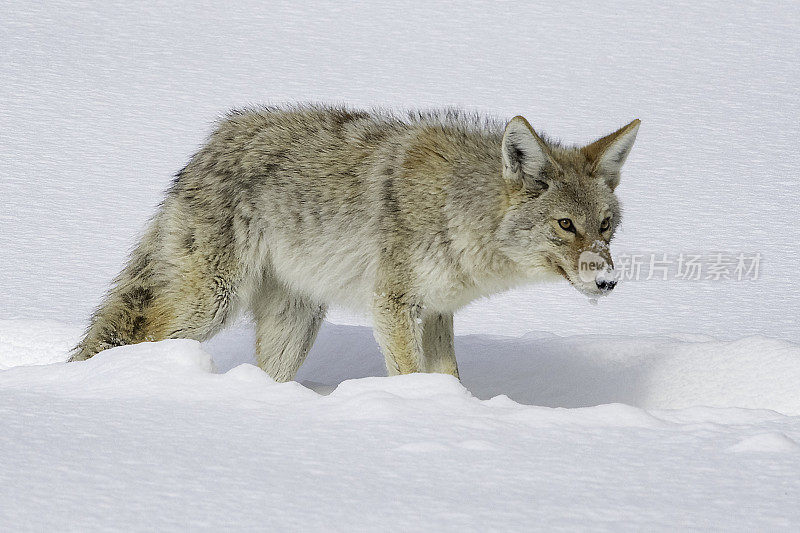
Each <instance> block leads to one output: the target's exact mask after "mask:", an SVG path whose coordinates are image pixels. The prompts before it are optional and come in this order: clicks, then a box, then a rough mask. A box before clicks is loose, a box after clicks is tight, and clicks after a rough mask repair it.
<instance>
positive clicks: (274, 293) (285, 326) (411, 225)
mask: <svg viewBox="0 0 800 533" xmlns="http://www.w3.org/2000/svg"><path fill="white" fill-rule="evenodd" d="M638 128H639V120H638V119H637V120H634V121H633V122H631V123H630V124H628V125H627V126H624V127H623V128H621V129H619V130H618V131H616V132H614V133H612V134H611V135H608V136H606V137H603V138H601V139H599V140H597V141H595V142H593V143H592V144H589V145H588V146H584V147H567V146H563V145H560V144H558V143H556V142H553V141H550V140H547V139H545V138H544V137H542V136H541V135H539V134H537V133H536V132H535V131H534V130H533V128H531V126H530V124H528V121H526V120H525V119H524V118H523V117H521V116H518V117H515V118H513V119H511V121H509V122H508V123H507V124H506V123H500V122H496V121H493V120H491V119H486V118H481V117H480V116H478V115H468V114H465V113H462V112H458V111H455V110H445V111H438V112H412V113H409V114H408V115H403V116H400V115H397V114H393V113H389V112H382V111H370V112H365V111H357V110H352V109H347V108H343V107H329V106H313V105H303V106H295V107H289V108H287V107H261V108H254V109H247V110H241V111H233V112H231V113H229V114H228V115H227V116H226V117H225V118H224V119H223V120H221V121H220V123H219V124H218V126H217V128H216V130H215V131H214V132H213V133H212V134H211V136H210V138H209V139H208V141H207V143H206V144H205V145H204V146H203V147H202V148H201V149H200V151H198V152H197V153H196V154H195V155H194V156H193V157H192V158H191V160H190V161H189V163H188V164H187V165H186V167H184V168H183V170H181V171H180V172H178V174H177V175H176V177H175V180H174V182H173V184H172V186H171V187H170V188H169V189H168V191H167V193H166V198H165V199H164V201H163V203H162V204H161V206H160V208H159V210H158V212H157V213H156V214H155V216H154V217H153V219H152V221H151V222H150V225H149V227H148V228H147V229H146V231H145V233H144V235H143V236H142V238H141V241H140V243H139V244H138V246H137V247H136V249H135V250H134V251H133V253H132V254H131V257H130V259H129V261H128V263H127V265H126V266H125V268H124V269H123V270H122V272H121V273H120V274H119V275H118V276H117V278H116V279H115V280H114V282H113V285H112V287H111V289H110V290H109V292H108V293H107V295H106V297H105V299H104V301H103V302H102V304H101V305H100V307H99V308H98V309H97V310H96V311H95V313H94V315H93V316H92V319H91V323H90V325H89V327H88V329H87V331H86V333H85V336H84V338H83V340H82V341H81V342H80V343H79V344H78V346H77V347H76V348H75V350H74V351H73V353H72V356H71V359H70V360H72V361H81V360H85V359H88V358H89V357H91V356H93V355H94V354H96V353H97V352H99V351H101V350H104V349H106V348H110V347H113V346H119V345H124V344H133V343H138V342H143V341H157V340H161V339H168V338H191V339H197V340H204V339H208V338H209V337H211V336H212V335H214V334H215V333H217V332H218V331H219V330H220V329H221V328H223V327H224V326H225V325H226V324H227V323H229V322H230V321H231V320H232V318H233V317H235V316H236V314H237V313H238V312H239V311H242V310H248V311H250V312H251V313H252V315H253V318H254V320H255V326H256V359H257V361H258V364H259V366H260V367H261V368H262V369H263V370H264V371H266V372H267V373H268V374H269V375H270V376H272V377H273V378H274V379H275V380H277V381H288V380H291V379H293V378H294V376H295V374H296V372H297V370H298V368H299V367H300V365H301V364H302V362H303V360H304V358H305V357H306V354H307V353H308V351H309V349H310V347H311V345H312V343H313V342H314V339H315V337H316V335H317V331H318V330H319V327H320V324H321V322H322V319H323V317H324V316H325V312H326V309H327V307H328V306H329V305H331V304H337V305H340V306H343V307H346V308H351V309H354V310H360V311H367V312H369V313H371V315H372V318H373V325H374V332H375V338H376V340H377V342H378V344H379V346H380V348H381V351H382V352H383V355H384V357H385V359H386V366H387V369H388V373H389V374H390V375H391V374H406V373H410V372H442V373H448V374H452V375H454V376H456V377H458V366H457V364H456V358H455V353H454V349H453V312H454V311H456V310H458V309H459V308H461V307H463V306H465V305H466V304H467V303H469V302H471V301H473V300H475V299H476V298H479V297H482V296H487V295H490V294H493V293H497V292H499V291H504V290H506V289H509V288H511V287H514V286H518V285H520V284H524V283H530V282H534V281H542V280H545V279H548V278H556V279H557V278H558V277H559V276H561V277H564V278H566V279H567V280H568V281H569V282H570V283H571V284H572V285H573V286H574V287H575V288H577V289H578V290H580V291H581V292H583V293H585V294H587V295H589V296H592V297H593V296H599V295H602V294H604V293H607V292H608V291H610V290H611V289H613V287H614V280H613V278H608V277H607V276H606V277H603V276H598V277H597V278H596V279H588V280H587V279H586V276H582V275H580V272H579V257H580V255H581V253H582V252H587V251H591V252H592V253H594V254H596V257H600V258H601V261H602V262H604V269H605V270H608V269H610V268H611V267H612V266H613V263H612V260H611V256H610V253H609V250H608V243H609V241H610V240H611V237H612V236H613V234H614V231H615V229H616V228H617V225H618V224H619V222H620V207H619V203H618V201H617V198H616V196H615V195H614V189H615V188H616V187H617V184H618V183H619V179H620V167H621V166H622V164H623V162H624V161H625V158H626V157H627V156H628V153H629V152H630V150H631V148H632V146H633V143H634V140H635V138H636V133H637V130H638ZM601 270H603V269H601Z"/></svg>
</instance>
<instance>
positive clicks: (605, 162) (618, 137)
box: [582, 118, 641, 190]
mask: <svg viewBox="0 0 800 533" xmlns="http://www.w3.org/2000/svg"><path fill="white" fill-rule="evenodd" d="M639 124H641V122H640V121H639V119H638V118H637V119H636V120H634V121H633V122H631V123H630V124H628V125H627V126H623V127H621V128H620V129H618V130H617V131H615V132H614V133H612V134H611V135H606V136H605V137H603V138H602V139H598V140H596V141H595V142H593V143H592V144H590V145H588V146H584V147H583V148H582V150H583V153H584V154H586V156H587V157H588V158H589V159H590V160H592V161H594V165H595V168H596V169H597V170H598V172H599V174H601V175H602V176H603V177H604V178H605V179H606V181H607V182H608V186H609V187H611V190H614V189H615V188H616V187H617V185H619V171H620V169H621V168H622V164H623V163H624V162H625V159H627V157H628V154H629V153H630V152H631V148H633V142H634V141H635V140H636V133H637V132H638V131H639Z"/></svg>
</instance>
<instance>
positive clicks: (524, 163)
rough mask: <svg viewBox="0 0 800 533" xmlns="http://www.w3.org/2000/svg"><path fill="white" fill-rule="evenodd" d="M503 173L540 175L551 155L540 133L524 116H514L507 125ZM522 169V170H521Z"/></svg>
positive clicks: (510, 174)
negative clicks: (537, 132) (538, 133)
mask: <svg viewBox="0 0 800 533" xmlns="http://www.w3.org/2000/svg"><path fill="white" fill-rule="evenodd" d="M502 152H503V174H504V175H506V176H507V177H510V176H514V179H521V178H522V172H524V173H525V174H529V175H532V176H538V174H539V170H541V168H542V167H543V166H544V165H545V164H546V163H547V161H548V160H549V159H550V156H549V155H548V153H547V145H545V143H544V141H543V140H542V138H541V137H539V135H537V134H536V132H535V131H533V128H531V125H530V124H528V121H527V120H525V118H523V117H519V116H517V117H514V118H512V119H511V120H510V121H509V123H508V124H507V125H506V131H505V133H503V148H502ZM521 171H522V172H521Z"/></svg>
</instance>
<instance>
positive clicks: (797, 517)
mask: <svg viewBox="0 0 800 533" xmlns="http://www.w3.org/2000/svg"><path fill="white" fill-rule="evenodd" d="M45 326H46V327H49V328H50V329H52V330H53V331H56V332H60V338H61V342H62V344H61V345H59V343H58V342H55V341H53V342H51V343H50V344H45V343H43V342H42V340H41V339H40V338H38V335H39V334H40V333H41V332H42V331H43V330H44V329H45ZM245 326H246V324H243V325H240V326H239V327H236V328H233V329H231V330H228V331H227V332H226V333H225V334H224V335H223V336H222V337H220V338H217V339H215V340H214V341H212V342H209V343H205V344H203V345H201V344H200V343H198V342H196V341H191V340H168V341H162V342H158V343H143V344H139V345H134V346H122V347H119V348H114V349H111V350H107V351H105V352H101V353H100V354H98V355H97V356H96V357H94V358H92V359H90V360H88V361H85V362H81V363H53V362H52V361H53V359H54V354H55V353H57V352H60V353H61V354H62V357H64V355H65V354H66V350H67V349H68V348H69V346H70V344H69V343H67V342H66V341H70V342H71V340H72V339H73V338H74V337H75V336H76V335H77V333H78V332H79V329H78V328H77V327H74V328H72V329H73V331H72V333H73V334H72V335H70V327H69V326H67V325H63V324H62V325H60V326H59V325H57V324H55V323H48V324H41V323H39V322H37V321H30V320H27V321H23V320H19V321H5V322H2V323H0V338H2V339H6V341H5V342H7V344H4V345H3V346H4V348H3V349H4V351H3V354H4V358H5V357H8V356H9V355H11V357H12V358H13V360H14V361H15V362H16V363H23V365H22V366H15V367H13V368H9V369H7V370H5V371H2V372H0V427H2V428H3V430H2V431H0V454H2V456H3V458H4V464H6V465H13V467H8V466H7V467H5V468H0V501H1V502H4V507H5V510H4V512H3V513H2V514H0V528H1V529H19V528H23V529H30V530H52V529H59V530H61V529H69V530H81V531H86V530H98V529H108V528H111V529H125V530H159V531H163V530H183V529H201V530H216V529H222V528H225V529H229V528H232V529H237V530H248V529H258V530H285V529H300V530H306V529H326V530H336V531H352V530H373V531H377V530H383V531H407V530H409V529H412V530H421V529H431V530H436V531H464V530H485V529H497V530H504V531H526V530H530V529H539V530H552V529H560V530H575V529H591V530H598V531H618V530H620V529H629V530H641V529H647V530H649V531H672V530H675V529H692V528H703V529H707V528H712V529H719V530H731V531H734V530H739V531H747V530H754V529H758V530H791V529H792V528H794V527H796V525H797V524H798V523H800V510H798V506H797V505H796V502H797V500H798V498H799V497H800V477H798V475H797V473H798V471H800V445H798V444H797V442H798V441H800V416H798V415H800V396H798V395H797V394H796V392H794V391H795V390H796V383H798V380H799V379H800V346H798V345H795V344H792V343H789V342H785V341H775V340H769V339H764V338H745V339H742V340H740V341H735V342H721V341H712V340H705V341H700V342H698V341H685V340H680V339H676V338H667V337H663V338H656V339H642V338H624V337H611V336H609V337H597V338H591V337H589V336H586V337H556V336H552V335H550V336H544V335H527V336H524V337H518V338H503V337H496V336H495V337H490V336H486V335H470V336H464V337H459V338H458V346H457V349H458V350H459V352H458V353H459V355H460V356H462V357H461V368H462V373H463V384H462V383H460V382H459V381H458V380H456V379H455V378H453V377H451V376H446V375H440V374H415V375H409V376H396V377H391V378H386V377H376V376H380V375H381V374H382V373H383V372H382V369H381V368H380V367H381V365H382V358H381V357H380V355H379V352H378V348H377V346H376V345H375V343H374V341H373V340H372V337H371V332H370V331H369V329H367V328H362V327H353V326H342V325H334V324H330V323H326V324H325V325H324V327H323V330H322V331H321V333H320V336H319V340H318V342H317V344H316V345H315V348H314V350H313V351H312V353H311V354H310V356H309V360H308V361H307V364H306V365H305V366H304V367H303V369H302V373H301V375H300V376H298V379H299V381H300V382H301V383H303V384H304V385H306V386H303V385H301V384H300V383H298V382H289V383H282V384H278V383H275V382H274V381H272V380H271V379H270V378H269V377H268V376H267V375H266V374H265V373H264V372H262V371H261V370H260V369H258V368H257V367H255V366H253V365H252V364H250V363H249V362H248V361H249V360H250V358H251V357H252V356H251V355H250V353H248V352H240V348H241V347H242V346H243V345H245V344H247V343H248V342H249V341H250V340H252V339H251V338H250V337H251V336H252V332H251V331H250V330H249V329H248V328H247V327H245ZM26 339H29V340H26ZM10 346H13V348H10ZM237 353H238V356H237V355H236V354H237ZM762 354H767V355H768V358H769V359H768V360H767V361H766V362H765V361H764V357H763V355H762ZM237 359H238V360H237ZM4 360H5V359H4ZM2 362H3V361H0V363H2ZM6 366H8V365H6ZM757 369H760V370H759V371H756V370H757ZM348 376H349V377H353V376H362V377H358V378H357V379H348ZM793 387H794V388H793ZM503 391H505V392H507V393H508V394H504V393H503ZM512 398H513V399H512ZM515 400H516V401H515ZM531 403H533V404H535V405H530V404H531ZM709 406H719V407H709ZM732 406H736V407H732ZM41 509H47V511H46V512H41Z"/></svg>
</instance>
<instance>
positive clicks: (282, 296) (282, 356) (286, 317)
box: [251, 278, 326, 381]
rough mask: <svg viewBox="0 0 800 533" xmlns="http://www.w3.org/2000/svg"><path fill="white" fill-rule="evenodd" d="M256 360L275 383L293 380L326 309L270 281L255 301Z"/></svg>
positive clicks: (268, 279)
mask: <svg viewBox="0 0 800 533" xmlns="http://www.w3.org/2000/svg"><path fill="white" fill-rule="evenodd" d="M251 305H252V311H253V317H254V318H255V321H256V360H257V361H258V366H260V367H261V369H262V370H264V371H265V372H266V373H267V374H269V375H270V376H271V377H272V378H273V379H274V380H275V381H290V380H292V379H294V376H295V374H297V371H298V369H299V368H300V365H302V364H303V361H304V360H305V358H306V355H308V351H309V350H310V349H311V345H312V344H314V339H316V337H317V332H318V331H319V328H320V326H321V325H322V320H323V318H324V317H325V312H326V307H325V306H324V305H320V304H318V303H316V302H313V301H312V300H311V299H309V298H308V297H306V296H303V295H299V294H295V293H292V292H291V291H289V290H288V289H287V288H286V287H285V286H283V285H282V284H281V283H279V282H278V281H276V280H274V279H271V278H267V279H265V280H264V281H263V282H262V283H261V286H260V287H259V289H258V291H257V292H256V294H255V295H254V297H253V301H252V304H251Z"/></svg>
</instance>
